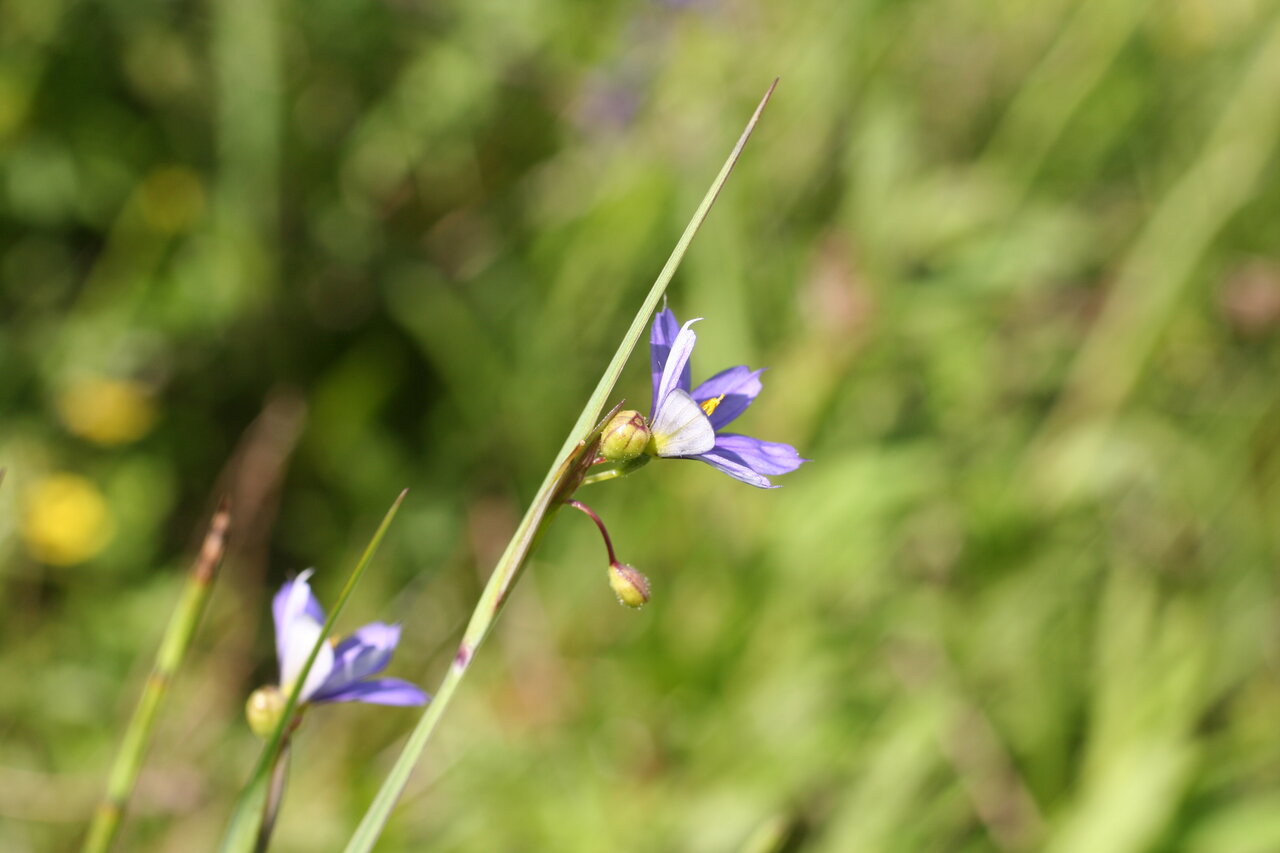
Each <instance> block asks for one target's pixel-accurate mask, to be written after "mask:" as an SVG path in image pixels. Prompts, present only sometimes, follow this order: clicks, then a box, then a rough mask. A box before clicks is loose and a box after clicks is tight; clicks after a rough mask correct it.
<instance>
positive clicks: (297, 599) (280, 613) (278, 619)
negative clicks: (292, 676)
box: [271, 569, 324, 667]
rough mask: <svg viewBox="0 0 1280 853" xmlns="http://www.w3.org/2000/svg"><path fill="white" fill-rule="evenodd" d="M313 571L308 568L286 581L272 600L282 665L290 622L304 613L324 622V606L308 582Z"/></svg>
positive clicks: (272, 613)
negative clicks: (313, 593) (312, 592)
mask: <svg viewBox="0 0 1280 853" xmlns="http://www.w3.org/2000/svg"><path fill="white" fill-rule="evenodd" d="M312 571H313V570H312V569H307V570H306V571H305V572H303V573H302V574H300V575H298V576H297V577H296V578H294V579H293V580H291V581H285V582H284V586H282V587H280V591H279V592H277V593H276V595H275V598H273V599H272V600H271V616H272V618H273V620H274V621H275V626H276V661H277V662H278V663H280V664H281V666H282V667H283V664H284V659H285V657H286V652H287V651H288V649H287V642H286V640H287V639H288V637H289V634H290V631H289V626H290V624H292V623H293V622H294V621H295V620H296V619H297V618H298V616H299V615H302V614H305V615H307V616H309V617H310V618H311V619H312V621H314V622H318V623H319V624H321V625H323V624H324V608H322V607H321V606H320V602H319V601H317V600H316V597H315V596H314V595H312V594H311V585H310V584H309V583H307V578H309V577H311V573H312ZM308 651H309V650H308Z"/></svg>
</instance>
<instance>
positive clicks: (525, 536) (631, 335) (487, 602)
mask: <svg viewBox="0 0 1280 853" xmlns="http://www.w3.org/2000/svg"><path fill="white" fill-rule="evenodd" d="M777 85H778V81H777V80H776V79H775V80H774V81H773V84H772V85H770V86H769V90H768V91H767V92H765V94H764V97H763V98H761V99H760V103H759V105H758V106H757V107H756V110H755V112H754V113H753V114H752V116H751V119H750V121H748V122H747V126H746V128H745V129H744V130H743V131H742V135H741V136H740V137H738V142H737V144H736V145H734V147H733V150H732V151H731V152H730V153H729V157H728V159H726V160H725V163H724V165H723V166H722V167H721V168H720V173H719V174H718V175H716V179H715V180H714V181H713V182H712V184H711V188H710V189H709V190H707V194H706V195H705V196H703V199H702V203H701V204H699V205H698V209H697V210H696V211H694V214H693V218H692V219H690V220H689V224H688V225H686V226H685V229H684V233H683V234H681V235H680V240H679V241H678V242H677V243H676V247H675V249H674V250H672V252H671V256H670V257H669V258H668V259H667V263H666V265H665V266H663V268H662V271H661V272H660V273H659V274H658V278H657V280H656V281H654V283H653V287H652V288H650V289H649V295H648V296H646V297H645V300H644V303H643V304H642V305H641V306H640V309H639V310H638V311H637V312H636V315H635V318H634V319H633V320H632V321H631V326H630V328H628V329H627V332H626V334H625V335H624V336H623V338H622V343H621V344H619V345H618V349H617V351H616V352H615V353H614V355H613V359H612V360H611V361H610V362H609V365H608V367H606V368H605V371H604V374H603V375H602V376H601V377H600V381H599V383H597V385H596V388H595V391H593V392H592V394H591V397H590V398H589V399H588V400H587V404H586V406H585V407H583V410H582V414H581V415H579V416H578V421H577V423H575V424H574V426H573V429H572V430H571V431H570V432H569V437H568V438H567V439H566V440H565V443H564V446H563V447H561V449H560V453H559V455H558V456H557V457H556V460H557V461H556V464H554V465H553V466H552V467H551V470H550V471H549V472H548V473H547V476H546V478H545V479H544V480H543V481H542V485H541V486H540V487H539V488H538V491H537V494H535V495H534V498H533V501H532V502H531V503H530V505H529V509H528V510H527V511H526V512H525V515H524V518H523V519H521V521H520V525H519V527H517V528H516V532H515V534H514V535H513V536H512V538H511V541H510V542H509V543H508V544H507V548H506V550H505V551H504V552H503V554H502V556H501V557H500V558H499V559H498V564H497V566H495V567H494V570H493V574H492V575H490V576H489V581H488V583H487V584H486V585H485V589H484V592H483V593H482V594H481V596H480V601H479V603H478V604H477V605H476V609H475V612H474V613H473V614H472V616H471V621H470V622H469V623H468V625H467V630H466V633H465V634H464V635H463V638H462V643H461V645H460V646H459V647H458V653H457V655H456V656H455V657H454V661H453V665H452V666H450V667H449V671H448V672H447V673H446V674H445V677H444V679H443V681H441V683H440V687H439V689H438V690H437V691H436V693H435V695H434V697H433V699H432V701H431V703H430V704H429V705H428V706H427V709H426V711H425V712H423V715H422V717H421V719H419V721H418V724H417V726H416V727H415V728H414V730H413V733H412V734H411V735H410V736H409V740H408V742H407V743H406V744H405V747H404V749H403V751H401V753H400V757H399V758H398V759H396V763H395V766H394V767H392V769H391V772H390V773H389V774H388V775H387V778H386V779H385V780H384V781H383V783H382V787H381V788H380V789H379V790H378V794H377V796H376V797H374V800H373V802H372V803H371V804H370V806H369V810H368V811H367V812H365V816H364V818H363V819H362V820H361V821H360V825H359V826H358V827H357V828H356V831H355V834H354V835H353V836H352V837H351V841H350V842H349V843H348V844H347V848H346V851H347V853H366V851H369V850H372V849H373V845H374V844H376V843H377V840H378V836H380V835H381V834H382V829H383V827H384V826H386V823H387V819H388V818H389V817H390V815H391V810H392V809H393V808H394V807H395V804H396V801H397V800H399V798H400V795H401V793H403V791H404V788H405V785H407V784H408V782H409V776H410V774H411V773H412V772H413V769H414V767H415V766H416V765H417V763H418V761H419V759H421V757H422V753H423V751H424V750H425V749H426V746H427V742H428V741H429V740H430V738H431V735H432V733H433V732H434V731H435V727H436V725H437V724H438V723H439V721H440V718H441V717H442V716H443V715H444V711H445V709H446V708H447V707H448V705H449V702H450V700H451V699H452V697H453V693H454V690H455V689H456V688H457V686H458V684H459V683H460V682H461V680H462V677H463V675H464V674H465V673H466V671H467V668H468V666H469V665H470V663H471V660H472V658H473V656H474V655H475V652H476V650H477V649H478V648H479V647H480V645H481V643H483V642H484V640H485V637H487V636H488V634H489V631H490V629H491V628H492V627H493V624H494V622H495V621H496V620H497V617H498V614H499V613H500V612H501V610H502V606H503V604H504V603H505V602H506V600H507V595H508V593H509V591H510V590H511V587H512V585H513V584H514V583H515V581H516V579H517V578H518V577H519V575H520V571H521V569H523V567H524V564H525V560H526V558H527V557H528V556H529V553H530V551H532V550H533V546H534V545H535V544H536V543H537V541H538V538H539V537H540V536H541V534H542V532H543V530H544V529H545V528H546V524H547V522H548V521H549V520H550V518H551V516H552V515H553V513H554V511H555V509H556V508H557V507H558V505H559V501H562V500H564V499H566V498H567V497H568V496H569V495H567V494H564V493H563V492H564V490H565V486H566V483H568V482H569V481H570V479H571V477H572V476H573V475H574V473H575V466H576V465H577V464H578V463H579V462H580V460H581V459H582V458H584V457H585V456H588V453H587V451H588V450H591V452H592V453H594V451H593V449H592V441H593V440H598V438H599V429H600V427H599V426H598V425H597V426H596V428H595V430H594V431H591V432H589V431H590V430H592V426H593V425H594V424H596V422H597V420H598V419H599V417H600V413H601V411H602V410H603V409H604V405H605V401H606V400H607V399H608V398H609V395H610V394H612V393H613V386H614V385H615V384H616V383H617V381H618V377H619V376H620V375H621V373H622V369H623V367H624V366H625V365H626V363H627V359H628V358H630V357H631V353H632V351H633V350H634V349H635V347H636V344H637V343H639V341H640V336H641V335H643V334H644V330H645V327H646V326H647V325H648V323H649V318H650V316H651V315H652V314H653V312H654V310H655V309H656V308H657V307H658V302H659V300H661V299H662V295H663V294H664V293H665V292H666V290H667V285H668V284H670V283H671V279H672V277H673V276H674V275H675V273H676V270H677V269H678V268H679V266H680V262H681V260H683V258H684V255H685V252H686V251H687V250H688V248H689V244H690V243H691V242H693V237H694V235H695V234H697V233H698V229H699V228H700V227H701V226H702V223H703V222H704V221H705V220H706V218H707V214H708V212H710V210H711V206H712V205H713V204H715V201H716V197H717V196H719V194H720V190H721V189H722V188H723V187H724V184H725V182H726V181H727V180H728V178H729V174H730V173H731V172H732V171H733V166H734V164H735V163H737V161H738V157H739V156H740V155H741V154H742V150H743V148H745V147H746V144H747V140H748V139H750V138H751V132H752V131H753V130H755V126H756V123H757V122H759V120H760V116H761V114H762V113H763V112H764V108H765V105H766V104H768V103H769V98H770V97H771V96H772V95H773V90H774V89H775V88H777ZM577 475H578V477H579V481H580V477H581V471H578V472H577Z"/></svg>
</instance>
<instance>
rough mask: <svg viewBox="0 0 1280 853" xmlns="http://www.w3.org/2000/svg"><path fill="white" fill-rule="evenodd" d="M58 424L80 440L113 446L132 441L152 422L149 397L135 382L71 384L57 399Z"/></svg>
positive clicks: (98, 379)
mask: <svg viewBox="0 0 1280 853" xmlns="http://www.w3.org/2000/svg"><path fill="white" fill-rule="evenodd" d="M58 413H59V414H60V415H61V416H62V422H63V423H64V424H66V425H67V429H69V430H71V431H72V432H73V433H75V434H76V435H78V436H80V437H81V438H86V439H88V440H89V441H92V442H94V443H96V444H105V445H114V444H126V443H128V442H130V441H136V440H137V439H139V438H141V437H142V436H144V435H146V434H147V430H149V429H151V425H152V424H153V423H154V422H155V419H156V412H155V405H154V404H153V403H152V402H151V395H150V394H148V393H147V389H146V387H145V386H144V385H142V384H141V383H139V382H134V381H132V380H127V379H107V378H105V377H100V376H97V377H93V378H89V379H82V380H80V381H78V382H75V383H74V384H72V385H71V386H70V387H69V388H67V389H66V390H65V391H63V392H62V394H61V396H59V397H58Z"/></svg>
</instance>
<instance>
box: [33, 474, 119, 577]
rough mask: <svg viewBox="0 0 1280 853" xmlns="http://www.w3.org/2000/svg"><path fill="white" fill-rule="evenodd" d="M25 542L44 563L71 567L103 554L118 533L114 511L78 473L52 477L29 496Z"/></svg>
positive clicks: (35, 488)
mask: <svg viewBox="0 0 1280 853" xmlns="http://www.w3.org/2000/svg"><path fill="white" fill-rule="evenodd" d="M25 504H26V506H25V507H24V512H23V515H22V540H23V542H24V543H25V544H26V546H27V552H28V553H29V554H31V556H32V557H34V558H35V559H37V560H39V561H40V562H42V563H48V564H50V565H55V566H71V565H74V564H76V563H82V562H84V561H85V560H88V559H89V558H90V557H93V556H95V555H97V554H98V553H100V552H101V551H102V549H103V548H105V547H106V545H107V543H108V542H110V541H111V536H112V534H113V533H114V532H115V523H114V521H113V519H112V517H111V509H110V507H108V506H107V502H106V500H104V499H103V497H102V493H101V492H99V491H98V489H97V487H96V486H94V485H93V483H91V482H89V481H88V480H87V479H85V478H84V477H81V476H80V475H78V474H65V473H64V474H52V475H50V476H48V477H45V478H44V479H43V480H41V481H40V482H38V483H36V485H35V487H34V488H33V489H31V491H30V492H28V493H27V496H26V501H25Z"/></svg>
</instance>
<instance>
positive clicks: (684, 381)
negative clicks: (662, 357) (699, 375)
mask: <svg viewBox="0 0 1280 853" xmlns="http://www.w3.org/2000/svg"><path fill="white" fill-rule="evenodd" d="M701 319H702V318H701V317H698V318H696V319H693V320H690V321H689V322H687V323H685V324H684V325H683V326H681V327H680V334H678V335H676V339H675V340H674V341H672V342H671V351H670V352H668V353H667V363H666V364H664V365H663V366H662V376H661V377H660V378H659V380H658V386H657V388H655V389H654V390H655V391H656V392H657V393H656V394H655V395H654V400H656V401H658V403H659V404H661V403H663V402H665V401H666V399H667V397H668V396H669V395H670V394H671V392H672V391H674V390H675V389H677V388H679V389H680V390H682V391H684V392H685V393H688V391H689V356H691V355H693V347H694V345H695V344H697V343H698V336H697V335H695V334H694V333H693V329H692V328H690V327H691V326H693V324H694V323H696V322H698V321H699V320H701ZM658 408H659V407H658V406H654V407H653V409H652V410H651V412H650V417H649V420H651V421H656V420H657V419H658Z"/></svg>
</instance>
